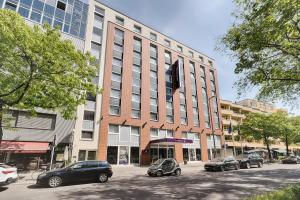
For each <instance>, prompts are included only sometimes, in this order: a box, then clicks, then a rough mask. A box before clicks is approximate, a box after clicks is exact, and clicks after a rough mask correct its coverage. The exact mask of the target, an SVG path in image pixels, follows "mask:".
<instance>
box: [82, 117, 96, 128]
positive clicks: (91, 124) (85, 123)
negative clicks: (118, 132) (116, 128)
mask: <svg viewBox="0 0 300 200" xmlns="http://www.w3.org/2000/svg"><path fill="white" fill-rule="evenodd" d="M82 130H86V131H93V130H94V121H92V120H83V123H82Z"/></svg>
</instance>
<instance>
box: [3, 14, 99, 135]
mask: <svg viewBox="0 0 300 200" xmlns="http://www.w3.org/2000/svg"><path fill="white" fill-rule="evenodd" d="M91 63H94V58H92V57H91V56H90V54H89V53H82V52H80V51H78V50H76V49H75V47H74V45H73V44H72V42H71V41H69V40H62V39H61V35H60V32H59V30H56V29H52V28H50V26H47V25H45V26H43V27H40V26H34V27H31V26H29V25H28V24H26V23H25V21H24V19H23V18H22V17H21V16H20V15H19V14H17V13H16V12H13V11H9V10H5V9H0V131H2V129H1V127H2V124H3V122H4V121H5V119H4V116H5V113H8V110H9V108H11V107H14V108H18V109H24V110H28V111H30V112H31V113H34V112H35V108H37V107H39V108H44V109H47V110H52V111H56V112H59V113H61V115H62V116H63V117H64V118H66V119H71V118H74V117H75V111H76V108H77V106H78V105H80V104H84V103H85V100H86V97H87V94H92V95H95V94H96V93H97V92H98V91H99V89H98V88H97V86H96V85H95V84H94V83H93V78H94V77H95V76H96V71H97V67H96V66H94V65H92V64H91ZM0 141H1V132H0Z"/></svg>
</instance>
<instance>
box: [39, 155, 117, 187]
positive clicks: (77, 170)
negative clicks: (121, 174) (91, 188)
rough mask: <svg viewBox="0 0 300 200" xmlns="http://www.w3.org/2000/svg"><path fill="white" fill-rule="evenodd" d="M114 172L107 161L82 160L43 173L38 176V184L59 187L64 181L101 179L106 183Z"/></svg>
mask: <svg viewBox="0 0 300 200" xmlns="http://www.w3.org/2000/svg"><path fill="white" fill-rule="evenodd" d="M112 174H113V172H112V168H111V166H110V164H109V163H108V162H106V161H81V162H77V163H74V164H72V165H70V166H67V167H64V168H62V169H56V170H51V171H49V172H45V173H42V174H40V175H39V176H38V178H37V185H44V186H49V187H58V186H60V185H61V184H64V183H80V182H94V181H99V182H100V183H104V182H106V181H107V180H108V178H109V177H111V176H112Z"/></svg>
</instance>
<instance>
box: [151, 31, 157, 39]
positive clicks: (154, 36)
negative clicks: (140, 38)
mask: <svg viewBox="0 0 300 200" xmlns="http://www.w3.org/2000/svg"><path fill="white" fill-rule="evenodd" d="M150 39H151V40H154V41H156V40H157V35H156V34H155V33H150Z"/></svg>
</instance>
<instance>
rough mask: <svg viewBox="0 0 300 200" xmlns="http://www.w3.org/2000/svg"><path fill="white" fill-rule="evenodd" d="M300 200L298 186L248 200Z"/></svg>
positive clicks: (299, 185) (299, 187)
mask: <svg viewBox="0 0 300 200" xmlns="http://www.w3.org/2000/svg"><path fill="white" fill-rule="evenodd" d="M298 199H300V184H299V183H297V184H294V185H290V186H288V187H286V188H283V189H280V190H276V191H273V192H270V193H267V194H263V195H257V196H253V197H250V198H249V199H248V200H298Z"/></svg>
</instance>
